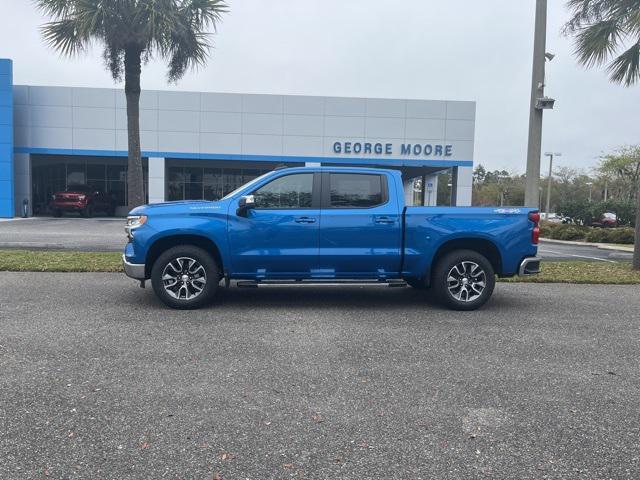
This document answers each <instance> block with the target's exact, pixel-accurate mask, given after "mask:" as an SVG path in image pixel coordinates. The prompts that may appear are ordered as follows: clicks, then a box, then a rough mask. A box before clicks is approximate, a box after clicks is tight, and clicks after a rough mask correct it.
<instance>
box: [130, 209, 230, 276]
mask: <svg viewBox="0 0 640 480" xmlns="http://www.w3.org/2000/svg"><path fill="white" fill-rule="evenodd" d="M180 236H194V237H202V238H204V239H207V240H209V241H211V242H212V243H213V244H215V246H216V247H217V249H218V253H219V254H220V257H221V260H222V262H223V264H224V265H228V264H229V248H228V244H227V217H226V215H224V214H194V215H184V214H182V215H158V216H153V217H149V220H148V221H147V223H146V224H145V225H144V226H142V227H140V228H139V229H136V230H134V232H133V239H132V240H131V241H130V242H129V244H127V247H126V248H125V257H126V258H127V261H129V262H131V263H138V264H142V263H145V264H146V263H147V259H148V256H149V252H150V250H151V249H152V248H153V246H154V245H155V244H156V243H157V242H159V241H161V240H163V239H168V238H172V237H180Z"/></svg>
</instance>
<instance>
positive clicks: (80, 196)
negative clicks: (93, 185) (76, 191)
mask: <svg viewBox="0 0 640 480" xmlns="http://www.w3.org/2000/svg"><path fill="white" fill-rule="evenodd" d="M85 198H87V197H85V196H84V195H78V200H80V201H81V202H83V201H84V199H85Z"/></svg>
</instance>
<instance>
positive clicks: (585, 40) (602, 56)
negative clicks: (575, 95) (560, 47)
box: [575, 20, 625, 67]
mask: <svg viewBox="0 0 640 480" xmlns="http://www.w3.org/2000/svg"><path fill="white" fill-rule="evenodd" d="M624 34H625V32H624V30H623V29H622V27H621V25H620V23H619V22H618V21H617V20H602V21H599V22H597V23H594V24H593V25H589V26H588V27H585V28H583V29H582V30H580V32H579V33H577V35H576V48H575V54H576V56H577V57H578V61H579V62H580V63H581V64H583V65H586V66H587V67H592V66H594V65H601V64H603V63H604V62H606V61H607V59H608V58H609V56H611V55H612V54H614V53H615V51H616V49H617V48H618V43H619V42H620V39H621V37H622V36H624Z"/></svg>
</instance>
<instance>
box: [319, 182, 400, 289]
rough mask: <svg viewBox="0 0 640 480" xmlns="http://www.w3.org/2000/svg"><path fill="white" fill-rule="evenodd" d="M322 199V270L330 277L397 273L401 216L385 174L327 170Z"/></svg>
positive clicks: (383, 276) (383, 275)
mask: <svg viewBox="0 0 640 480" xmlns="http://www.w3.org/2000/svg"><path fill="white" fill-rule="evenodd" d="M390 186H391V188H394V190H392V191H389V188H390ZM322 200H323V202H322V211H321V217H320V271H321V272H323V273H324V275H325V276H326V277H333V276H335V277H342V278H385V277H389V276H397V275H398V274H399V271H400V253H401V240H402V222H401V221H402V215H401V212H399V207H398V204H397V194H396V192H395V187H394V186H393V184H392V183H390V182H387V177H386V176H385V175H378V174H375V175H373V174H359V173H358V174H356V173H348V174H347V173H344V174H343V173H340V174H337V173H325V174H323V179H322Z"/></svg>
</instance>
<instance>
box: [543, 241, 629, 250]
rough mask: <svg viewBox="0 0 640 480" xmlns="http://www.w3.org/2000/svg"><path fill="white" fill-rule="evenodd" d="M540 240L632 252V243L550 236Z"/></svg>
mask: <svg viewBox="0 0 640 480" xmlns="http://www.w3.org/2000/svg"><path fill="white" fill-rule="evenodd" d="M540 242H543V243H557V244H560V245H577V246H581V247H595V248H600V249H602V250H616V251H619V252H633V245H620V244H618V243H594V242H578V241H573V240H555V239H552V238H540Z"/></svg>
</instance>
